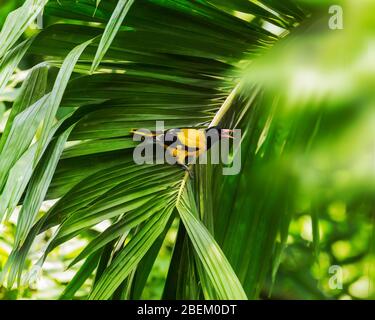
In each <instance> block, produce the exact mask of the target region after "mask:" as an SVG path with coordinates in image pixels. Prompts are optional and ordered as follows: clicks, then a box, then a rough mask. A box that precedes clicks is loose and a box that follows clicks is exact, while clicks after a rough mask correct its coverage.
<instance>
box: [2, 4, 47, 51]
mask: <svg viewBox="0 0 375 320" xmlns="http://www.w3.org/2000/svg"><path fill="white" fill-rule="evenodd" d="M47 2H48V0H26V1H25V3H24V4H23V6H22V7H20V8H18V9H16V10H14V11H13V12H11V13H10V14H9V15H8V17H7V19H6V21H5V24H4V26H3V28H2V30H1V33H0V43H1V47H0V58H2V57H3V56H4V55H5V54H6V53H7V52H8V50H9V49H11V48H12V46H13V45H14V44H15V43H16V41H17V40H18V39H19V38H20V37H21V35H22V34H23V32H24V31H25V30H26V28H27V27H28V26H29V25H30V24H31V23H32V22H33V21H34V20H35V19H36V17H37V16H38V14H39V13H41V12H42V10H43V8H44V6H45V5H46V4H47Z"/></svg>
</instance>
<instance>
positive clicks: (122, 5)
mask: <svg viewBox="0 0 375 320" xmlns="http://www.w3.org/2000/svg"><path fill="white" fill-rule="evenodd" d="M134 1H135V0H119V2H118V3H117V6H116V8H115V10H114V11H113V14H112V16H111V18H110V20H109V22H108V24H107V26H106V28H105V30H104V33H103V36H102V38H101V40H100V43H99V47H98V50H97V51H96V55H95V58H94V61H93V63H92V66H91V73H92V72H94V71H95V70H96V68H97V67H98V66H99V64H100V62H101V60H102V59H103V57H104V55H105V53H106V52H107V50H108V49H109V47H110V45H111V43H112V41H113V39H114V38H115V36H116V34H117V32H118V30H119V29H120V27H121V24H122V22H123V21H124V19H125V16H126V14H127V13H128V11H129V9H130V8H131V6H132V5H133V3H134ZM97 5H98V3H97Z"/></svg>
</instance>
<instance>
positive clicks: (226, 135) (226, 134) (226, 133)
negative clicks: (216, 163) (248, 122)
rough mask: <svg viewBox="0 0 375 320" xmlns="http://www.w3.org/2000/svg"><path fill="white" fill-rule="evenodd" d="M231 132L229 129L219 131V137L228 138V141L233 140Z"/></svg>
mask: <svg viewBox="0 0 375 320" xmlns="http://www.w3.org/2000/svg"><path fill="white" fill-rule="evenodd" d="M232 133H233V130H230V129H222V130H221V137H222V138H228V139H234V137H233V136H232Z"/></svg>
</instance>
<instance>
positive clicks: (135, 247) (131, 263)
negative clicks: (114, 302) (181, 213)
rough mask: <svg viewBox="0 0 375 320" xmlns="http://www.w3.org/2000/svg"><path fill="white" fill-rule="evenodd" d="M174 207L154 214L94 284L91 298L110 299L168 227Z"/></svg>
mask: <svg viewBox="0 0 375 320" xmlns="http://www.w3.org/2000/svg"><path fill="white" fill-rule="evenodd" d="M172 211H173V208H172V209H171V208H166V209H165V210H163V211H161V212H160V213H158V214H156V215H154V216H153V217H152V218H151V219H150V220H149V221H148V222H147V223H146V224H145V225H144V226H143V227H142V228H141V229H140V230H139V232H138V233H137V234H136V235H135V236H134V237H133V238H132V239H131V240H130V242H129V243H128V244H126V246H125V247H124V248H123V249H122V250H121V251H120V252H119V254H118V255H117V257H116V258H115V259H114V260H113V262H112V263H111V264H110V265H109V267H108V268H107V269H106V270H105V271H104V273H103V275H102V277H101V278H100V279H99V281H98V283H97V284H96V285H95V286H94V289H93V291H92V292H91V294H90V296H89V299H90V300H101V299H108V298H109V297H110V296H111V295H112V294H113V293H114V292H115V290H116V289H117V288H118V287H119V286H120V284H121V283H122V282H123V281H124V280H125V279H126V277H127V276H128V275H129V274H130V272H131V271H132V270H134V268H136V266H137V264H138V263H139V262H140V261H141V259H142V258H143V257H144V255H145V254H146V253H147V251H148V250H149V249H150V248H151V246H152V244H153V243H154V241H155V240H156V239H157V238H158V237H159V235H160V234H161V233H162V232H163V230H164V229H165V227H166V224H167V222H168V220H169V217H170V215H171V213H172Z"/></svg>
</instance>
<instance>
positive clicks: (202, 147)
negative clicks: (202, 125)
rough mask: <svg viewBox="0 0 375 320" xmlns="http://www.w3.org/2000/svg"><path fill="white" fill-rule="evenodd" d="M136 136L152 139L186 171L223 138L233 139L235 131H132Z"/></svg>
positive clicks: (191, 129) (210, 129)
mask: <svg viewBox="0 0 375 320" xmlns="http://www.w3.org/2000/svg"><path fill="white" fill-rule="evenodd" d="M131 132H132V133H133V134H134V135H140V136H145V137H150V138H152V142H153V143H154V144H158V145H160V146H162V147H164V149H165V150H166V152H167V153H168V154H169V155H170V156H171V157H173V158H175V159H176V162H177V164H179V165H181V166H182V167H184V168H185V169H187V170H188V169H189V168H188V165H189V164H191V162H192V161H191V160H193V159H197V158H199V156H200V155H201V154H203V153H204V152H206V151H207V150H209V149H210V148H211V147H212V146H213V145H214V144H215V143H216V142H218V141H219V140H220V139H222V138H233V137H232V136H231V133H232V132H233V130H229V129H221V128H220V127H210V128H208V129H194V128H185V129H170V130H167V131H165V132H163V133H156V132H151V133H145V132H142V131H138V130H132V131H131ZM189 160H190V161H189Z"/></svg>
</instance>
